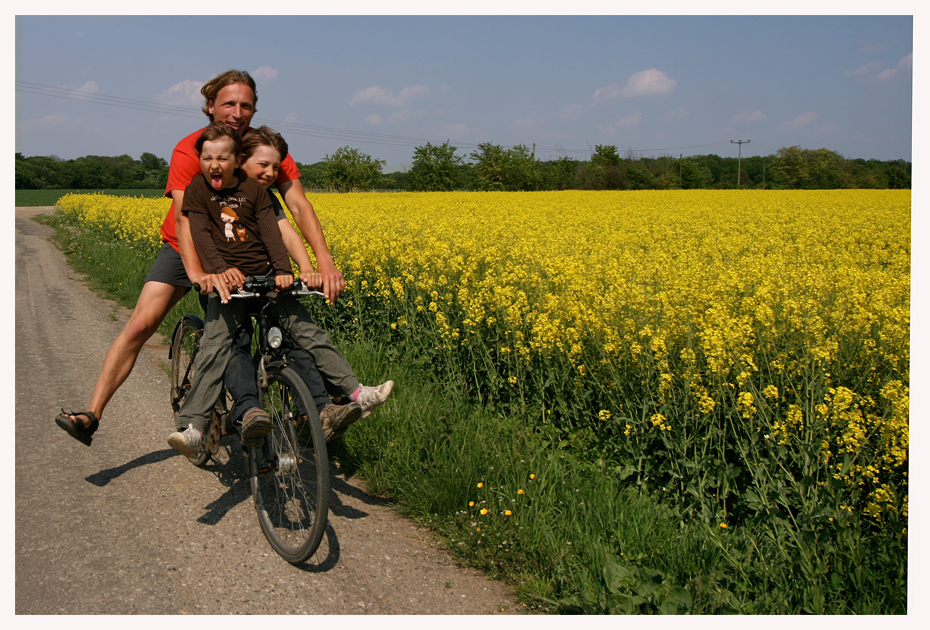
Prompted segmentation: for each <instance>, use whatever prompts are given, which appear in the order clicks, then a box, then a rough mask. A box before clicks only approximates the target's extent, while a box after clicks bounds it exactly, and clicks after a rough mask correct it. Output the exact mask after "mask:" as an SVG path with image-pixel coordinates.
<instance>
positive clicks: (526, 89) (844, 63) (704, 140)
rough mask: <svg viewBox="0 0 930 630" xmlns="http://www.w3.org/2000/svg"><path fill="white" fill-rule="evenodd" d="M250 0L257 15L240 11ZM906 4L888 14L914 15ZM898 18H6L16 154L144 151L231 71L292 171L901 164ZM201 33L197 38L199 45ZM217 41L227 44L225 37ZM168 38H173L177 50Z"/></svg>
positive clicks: (906, 78) (904, 80)
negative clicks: (336, 159) (490, 149)
mask: <svg viewBox="0 0 930 630" xmlns="http://www.w3.org/2000/svg"><path fill="white" fill-rule="evenodd" d="M253 6H254V5H253ZM913 11H914V9H913V8H910V9H908V8H905V9H903V10H902V11H901V13H913ZM913 25H914V20H913V18H912V17H911V15H897V16H893V15H884V16H876V15H872V16H838V15H825V16H812V15H807V16H805V15H794V16H787V15H786V16H725V15H723V16H712V15H708V16H673V15H669V16H636V15H577V16H567V15H559V16H543V15H536V16H527V15H516V16H513V15H511V16H495V15H480V16H462V15H456V16H436V15H433V16H417V15H413V16H411V15H407V16H384V15H381V16H377V15H368V16H250V17H202V16H190V15H174V16H172V15H165V16H107V15H93V16H41V15H33V16H18V17H17V18H16V22H15V27H16V68H15V70H16V77H15V78H16V93H15V96H16V151H18V152H21V153H23V154H25V155H27V156H30V155H57V156H59V157H61V158H63V159H71V158H75V157H80V156H83V155H120V154H128V155H130V156H132V157H134V158H138V157H139V156H140V155H141V154H142V153H143V152H151V153H155V154H156V155H159V156H161V157H163V158H165V159H168V158H170V153H171V150H172V148H173V146H174V144H175V143H176V142H177V141H178V140H179V139H180V138H181V137H183V136H184V135H186V134H188V133H190V132H191V131H194V130H195V129H197V128H199V127H200V126H202V123H203V122H204V121H205V120H206V118H205V117H204V116H203V114H202V113H201V112H200V106H201V97H200V94H199V88H200V86H201V85H202V84H203V82H204V81H206V80H207V79H209V78H210V77H212V76H214V75H216V74H218V73H220V72H222V71H224V70H227V69H229V68H238V69H244V70H247V71H249V72H250V73H251V74H252V75H253V76H254V77H255V79H256V81H257V83H258V93H259V100H258V113H257V114H256V116H255V119H254V121H253V124H268V125H270V126H272V127H274V128H276V129H277V130H279V131H280V132H281V133H282V134H283V135H284V136H285V138H286V139H287V140H288V142H289V144H290V147H291V153H292V155H293V156H294V157H295V159H297V160H298V161H299V162H303V163H313V162H316V161H319V160H321V159H323V158H324V156H325V155H327V154H332V153H333V152H335V150H336V149H338V148H339V147H342V146H351V147H353V148H357V149H360V150H361V151H363V152H365V153H368V154H369V155H371V156H373V157H375V158H377V159H382V160H385V161H386V162H387V164H388V169H386V170H396V169H395V168H394V167H399V166H400V165H405V164H407V165H409V163H410V162H411V160H412V156H413V152H414V149H415V147H417V146H421V145H423V144H425V143H426V142H427V141H429V142H433V143H434V144H438V143H442V142H444V141H446V140H449V141H450V142H451V143H452V144H453V145H454V146H456V147H458V151H457V153H458V154H459V155H462V156H467V154H469V153H470V152H471V151H473V150H474V149H475V147H476V146H477V145H478V144H479V143H483V142H491V143H494V144H499V145H502V146H505V147H506V146H513V145H516V144H524V145H526V146H527V147H530V148H532V147H533V146H534V145H535V150H536V156H537V157H538V158H540V159H549V158H557V157H559V156H562V155H567V156H569V157H572V158H576V159H586V158H587V157H588V156H589V155H590V153H591V151H592V150H593V148H594V146H595V145H598V144H607V145H615V146H617V147H618V149H619V151H620V154H621V155H624V156H625V155H627V154H633V155H639V156H649V157H651V156H657V155H674V156H678V155H679V154H683V155H697V154H707V153H714V154H717V155H722V156H733V157H735V156H736V155H737V145H736V144H733V142H732V141H736V140H749V144H743V145H742V155H743V156H744V157H745V156H750V155H770V154H774V153H775V152H776V151H777V150H778V149H779V148H782V147H788V146H794V145H799V146H801V147H803V148H807V149H818V148H821V147H826V148H828V149H831V150H834V151H836V152H838V153H840V154H841V155H843V156H845V157H849V158H876V159H881V160H889V159H899V158H903V159H908V160H910V159H911V150H912V146H911V137H912V95H913V88H912V72H911V55H912V50H913ZM207 33H209V34H207ZM232 34H239V35H240V39H239V40H238V42H237V41H236V40H235V39H234V38H233V37H232ZM178 42H185V43H184V45H183V46H182V45H179V44H178Z"/></svg>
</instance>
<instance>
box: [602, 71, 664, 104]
mask: <svg viewBox="0 0 930 630" xmlns="http://www.w3.org/2000/svg"><path fill="white" fill-rule="evenodd" d="M677 85H678V81H676V80H674V79H672V78H669V76H668V75H667V74H665V73H664V72H662V71H661V70H657V69H656V68H650V69H649V70H641V71H640V72H637V73H636V74H634V75H633V76H631V77H630V78H629V79H627V82H626V85H624V86H623V87H620V86H619V85H617V84H613V85H608V86H606V87H602V88H599V89H597V90H595V91H594V98H595V100H598V99H601V98H605V99H611V98H617V97H623V98H639V97H642V96H657V95H662V94H670V93H671V92H673V91H674V90H675V86H677Z"/></svg>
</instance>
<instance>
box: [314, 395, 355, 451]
mask: <svg viewBox="0 0 930 630" xmlns="http://www.w3.org/2000/svg"><path fill="white" fill-rule="evenodd" d="M361 417H362V406H361V405H359V404H358V403H357V402H354V403H349V404H348V405H326V406H325V407H324V408H323V411H321V412H320V422H321V423H322V424H323V436H324V437H325V438H326V441H327V442H329V441H331V440H335V439H336V438H337V437H339V436H340V435H342V434H343V433H345V432H346V430H348V428H349V425H351V424H352V423H353V422H355V421H356V420H358V419H359V418H361Z"/></svg>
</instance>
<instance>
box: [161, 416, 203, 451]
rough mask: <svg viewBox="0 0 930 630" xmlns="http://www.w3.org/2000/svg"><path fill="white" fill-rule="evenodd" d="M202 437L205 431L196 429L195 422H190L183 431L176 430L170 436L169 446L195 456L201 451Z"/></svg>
mask: <svg viewBox="0 0 930 630" xmlns="http://www.w3.org/2000/svg"><path fill="white" fill-rule="evenodd" d="M202 439H203V433H201V432H200V431H198V430H197V429H195V428H194V425H193V424H189V425H187V428H186V429H184V431H183V432H181V431H175V432H174V433H172V434H171V435H169V436H168V446H170V447H171V448H173V449H174V450H176V451H177V452H179V453H180V454H181V455H184V456H185V457H194V456H195V455H197V454H198V453H199V452H200V441H201V440H202Z"/></svg>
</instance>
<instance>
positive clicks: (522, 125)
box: [510, 118, 545, 129]
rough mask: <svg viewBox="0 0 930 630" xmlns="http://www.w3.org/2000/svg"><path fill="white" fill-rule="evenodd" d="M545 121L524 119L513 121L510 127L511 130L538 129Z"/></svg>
mask: <svg viewBox="0 0 930 630" xmlns="http://www.w3.org/2000/svg"><path fill="white" fill-rule="evenodd" d="M544 122H545V121H544V120H543V119H542V118H524V119H522V120H515V121H513V122H512V123H510V126H511V127H512V128H513V129H533V128H534V127H539V126H540V125H542V124H543V123H544Z"/></svg>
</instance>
